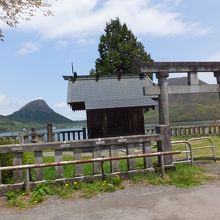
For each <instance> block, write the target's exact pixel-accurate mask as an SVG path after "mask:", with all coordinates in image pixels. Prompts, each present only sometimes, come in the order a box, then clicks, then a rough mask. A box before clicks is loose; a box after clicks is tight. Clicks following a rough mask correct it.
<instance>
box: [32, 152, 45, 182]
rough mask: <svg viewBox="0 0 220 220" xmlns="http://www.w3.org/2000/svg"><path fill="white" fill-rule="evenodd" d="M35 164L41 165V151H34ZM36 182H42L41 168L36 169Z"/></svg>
mask: <svg viewBox="0 0 220 220" xmlns="http://www.w3.org/2000/svg"><path fill="white" fill-rule="evenodd" d="M34 154H35V163H36V164H41V163H43V153H42V151H35V152H34ZM35 170H36V180H42V179H43V169H42V168H36V169H35Z"/></svg>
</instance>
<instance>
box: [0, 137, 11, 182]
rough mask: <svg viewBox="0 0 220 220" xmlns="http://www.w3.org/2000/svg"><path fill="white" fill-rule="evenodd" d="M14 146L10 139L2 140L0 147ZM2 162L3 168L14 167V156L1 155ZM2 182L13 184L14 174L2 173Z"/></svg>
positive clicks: (0, 160)
mask: <svg viewBox="0 0 220 220" xmlns="http://www.w3.org/2000/svg"><path fill="white" fill-rule="evenodd" d="M6 144H12V141H11V140H8V139H4V138H2V139H0V145H6ZM0 162H1V166H2V167H6V166H12V164H13V156H12V154H11V153H6V154H0ZM2 182H3V183H11V182H13V173H12V171H11V170H9V171H3V172H2Z"/></svg>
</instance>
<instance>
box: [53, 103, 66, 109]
mask: <svg viewBox="0 0 220 220" xmlns="http://www.w3.org/2000/svg"><path fill="white" fill-rule="evenodd" d="M66 107H67V103H65V102H60V103H57V104H55V105H54V108H61V109H62V108H66Z"/></svg>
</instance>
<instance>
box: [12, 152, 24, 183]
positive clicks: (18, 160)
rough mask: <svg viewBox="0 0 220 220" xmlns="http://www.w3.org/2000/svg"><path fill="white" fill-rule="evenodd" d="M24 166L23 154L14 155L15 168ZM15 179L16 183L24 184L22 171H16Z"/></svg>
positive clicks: (14, 172) (16, 153) (14, 173)
mask: <svg viewBox="0 0 220 220" xmlns="http://www.w3.org/2000/svg"><path fill="white" fill-rule="evenodd" d="M18 165H22V152H14V153H13V166H18ZM13 177H14V179H15V182H16V183H21V182H23V175H22V170H14V171H13Z"/></svg>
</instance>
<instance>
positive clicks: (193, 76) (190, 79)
mask: <svg viewBox="0 0 220 220" xmlns="http://www.w3.org/2000/svg"><path fill="white" fill-rule="evenodd" d="M187 83H188V85H199V77H198V73H197V72H188V75H187Z"/></svg>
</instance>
